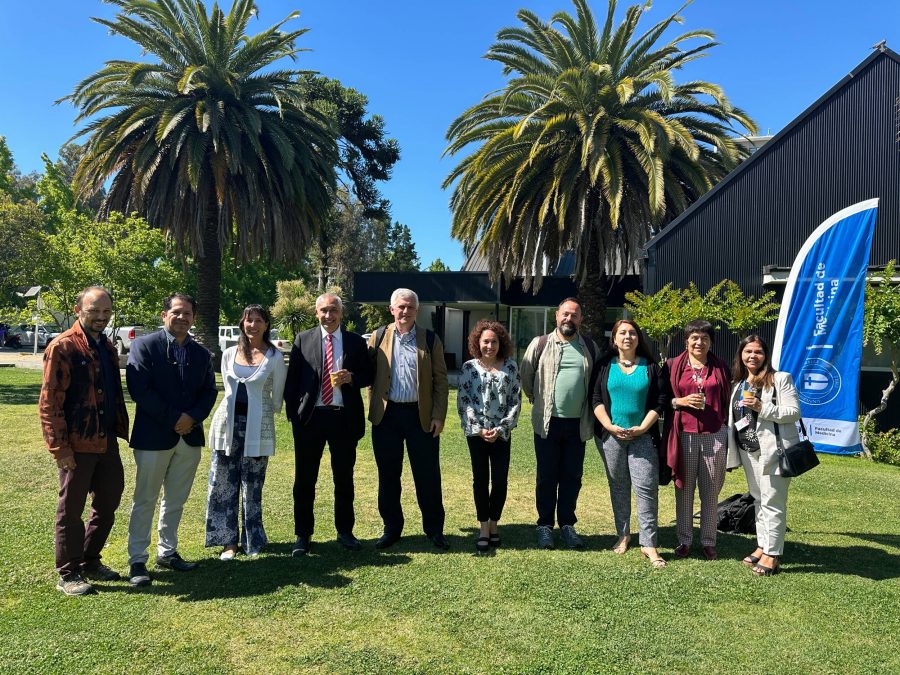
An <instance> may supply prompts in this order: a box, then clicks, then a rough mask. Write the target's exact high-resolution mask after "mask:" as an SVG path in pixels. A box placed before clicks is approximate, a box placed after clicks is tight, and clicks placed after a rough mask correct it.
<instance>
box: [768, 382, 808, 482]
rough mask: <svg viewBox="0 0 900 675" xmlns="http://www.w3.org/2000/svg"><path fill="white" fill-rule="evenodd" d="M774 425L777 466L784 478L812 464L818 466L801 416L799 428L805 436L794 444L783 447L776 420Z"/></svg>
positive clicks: (803, 471)
mask: <svg viewBox="0 0 900 675" xmlns="http://www.w3.org/2000/svg"><path fill="white" fill-rule="evenodd" d="M772 402H773V403H775V396H774V395H773V396H772ZM774 426H775V444H776V452H777V453H778V466H779V467H780V469H781V475H782V476H784V477H785V478H795V477H797V476H799V475H800V474H803V473H806V472H807V471H809V470H810V469H812V468H813V467H814V466H818V464H819V458H818V456H817V455H816V449H815V448H814V447H813V444H812V441H810V440H809V434H807V433H806V425H805V424H803V418H802V417H801V418H800V429H801V430H802V431H803V435H804V436H806V438H804V439H803V440H802V441H800V442H799V443H796V444H794V445H791V446H788V447H787V448H785V447H783V446H782V444H781V432H780V431H779V430H778V427H780V426H781V425H780V424H779V423H778V422H775V423H774Z"/></svg>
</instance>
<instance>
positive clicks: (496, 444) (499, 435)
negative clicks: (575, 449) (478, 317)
mask: <svg viewBox="0 0 900 675" xmlns="http://www.w3.org/2000/svg"><path fill="white" fill-rule="evenodd" d="M469 353H470V354H472V355H473V356H474V357H475V358H473V359H471V360H469V361H466V362H465V363H464V364H463V367H462V370H461V371H460V376H459V393H458V395H457V398H456V405H457V410H458V411H459V417H460V420H461V421H462V428H463V432H465V434H466V442H467V443H468V445H469V455H470V456H471V458H472V491H473V493H474V495H475V512H476V515H477V517H478V522H479V524H480V530H479V533H478V539H477V541H476V542H475V548H476V550H477V551H478V552H479V553H486V552H487V551H488V550H489V549H490V547H492V546H494V547H496V546H500V535H499V534H498V532H497V522H498V521H499V520H500V516H501V515H502V513H503V505H504V504H505V503H506V491H507V479H508V476H509V458H510V447H511V442H512V439H511V434H510V432H511V431H512V430H513V429H514V428H515V426H516V423H517V421H518V419H519V409H520V403H521V382H520V380H519V368H518V366H517V365H516V362H515V361H514V360H513V359H511V358H510V354H511V353H512V341H511V340H510V339H509V333H508V332H507V331H506V329H505V328H504V327H503V325H502V324H501V323H499V322H497V321H485V320H482V321H479V322H478V323H477V324H476V325H475V328H474V329H473V330H472V332H471V333H470V334H469Z"/></svg>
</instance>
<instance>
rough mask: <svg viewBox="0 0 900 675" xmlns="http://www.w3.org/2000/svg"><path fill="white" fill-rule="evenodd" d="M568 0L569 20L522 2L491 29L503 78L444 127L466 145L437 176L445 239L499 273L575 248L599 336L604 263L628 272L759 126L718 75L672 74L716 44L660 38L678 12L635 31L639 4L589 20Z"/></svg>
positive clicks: (580, 4) (493, 54) (531, 269)
mask: <svg viewBox="0 0 900 675" xmlns="http://www.w3.org/2000/svg"><path fill="white" fill-rule="evenodd" d="M573 2H574V5H575V9H576V16H575V17H573V16H571V15H570V14H568V13H566V12H559V13H557V14H554V15H553V17H552V18H551V20H550V22H549V23H544V22H542V21H541V20H540V19H539V18H538V17H537V16H535V15H534V14H533V13H531V12H529V11H527V10H524V9H523V10H520V11H519V12H518V14H517V17H518V18H519V20H520V21H521V22H522V24H523V25H522V26H520V27H513V28H504V29H502V30H500V31H499V32H498V34H497V40H498V41H497V42H496V43H494V44H493V45H492V46H491V48H490V50H489V51H488V53H487V56H486V57H487V58H488V59H491V60H494V61H499V62H500V63H501V64H503V73H504V75H506V76H510V77H509V78H508V80H507V83H506V86H505V87H504V88H503V89H501V90H499V91H497V92H494V93H492V94H490V95H488V96H487V97H486V98H485V99H484V100H482V101H481V102H480V103H478V104H477V105H475V106H473V107H471V108H469V109H468V110H466V111H465V112H464V113H463V114H462V115H460V116H459V117H458V118H457V119H456V120H455V121H454V122H453V123H452V124H451V125H450V128H449V130H448V131H447V140H448V143H449V145H448V147H447V150H446V152H445V154H451V155H454V154H456V153H458V152H460V151H461V150H463V149H464V148H468V147H470V146H474V148H475V149H474V150H473V151H472V152H471V154H469V155H468V156H467V157H465V158H464V159H463V160H462V161H460V162H459V164H458V165H457V166H456V168H455V169H454V170H453V171H452V172H451V173H450V175H449V176H448V177H447V179H446V180H445V181H444V187H445V188H447V187H450V186H453V195H452V198H451V208H452V211H453V226H452V233H453V236H454V237H456V238H457V239H459V240H461V241H462V242H463V243H464V245H466V246H472V245H474V244H477V245H478V246H479V247H480V250H481V252H482V253H483V254H484V255H485V257H486V258H487V259H488V260H490V261H491V263H492V270H491V271H492V275H493V277H494V279H495V280H496V279H497V278H498V277H499V276H500V275H501V274H502V275H504V276H505V277H506V278H507V279H508V278H510V277H513V276H517V275H522V276H523V277H524V279H525V286H526V289H527V288H528V287H530V286H531V285H532V284H533V285H534V286H535V287H539V286H540V283H541V278H542V275H543V261H544V260H547V261H549V262H552V263H555V261H557V260H558V259H559V258H560V256H561V255H562V254H563V253H565V252H566V251H574V253H575V257H576V269H575V279H576V283H577V285H578V288H579V295H580V298H581V300H582V302H583V304H584V308H585V312H586V315H587V316H586V320H585V324H586V329H587V332H588V333H591V334H593V335H595V336H599V335H602V332H601V331H602V322H603V310H604V309H605V304H606V293H605V291H606V288H607V283H608V277H607V275H608V273H609V272H612V271H613V270H615V273H617V274H624V273H625V271H626V270H627V269H629V268H630V267H631V266H632V265H633V264H634V262H635V260H636V259H637V257H638V255H639V253H640V250H641V248H642V247H643V245H644V244H645V243H646V241H647V239H648V238H649V237H650V236H652V234H653V233H655V232H656V231H657V230H658V228H659V227H660V226H661V225H662V224H664V223H666V222H668V221H669V220H671V219H672V218H674V217H675V216H676V215H677V214H679V213H680V212H681V211H683V210H684V209H685V208H686V207H687V206H688V205H689V204H690V203H691V202H692V201H694V200H696V199H697V198H698V197H699V196H700V195H702V194H703V193H704V192H706V191H707V190H709V189H710V187H712V186H713V184H715V182H716V181H717V180H719V179H720V178H721V177H722V176H724V175H725V174H726V173H727V172H728V171H729V170H731V169H732V168H733V167H734V166H736V165H737V163H738V162H739V161H740V159H741V158H742V157H743V156H744V155H743V153H742V151H741V150H740V149H739V148H738V146H737V145H736V144H735V143H734V141H733V140H732V139H731V138H730V133H729V132H731V131H732V130H733V129H734V125H735V123H737V124H739V125H741V126H742V127H744V128H745V129H747V130H749V131H750V132H751V133H752V132H755V131H756V126H755V124H754V123H753V121H752V120H750V118H749V117H748V116H747V115H746V114H745V113H744V112H743V111H741V110H739V109H738V108H735V107H734V106H732V105H731V104H730V103H729V102H728V99H727V98H726V97H725V95H724V93H723V91H722V89H721V88H720V87H719V86H717V85H715V84H711V83H708V82H700V81H690V82H684V83H682V84H676V83H675V82H674V77H673V75H674V72H675V71H677V70H679V69H680V68H682V67H683V66H684V65H685V64H687V63H688V62H690V61H693V60H694V59H697V58H699V57H701V56H703V55H704V52H706V51H707V50H708V49H710V48H711V47H713V46H714V45H715V44H716V43H715V42H713V35H712V33H710V32H709V31H707V30H694V31H689V32H686V33H683V34H681V35H679V36H677V37H675V38H674V39H672V40H670V41H668V42H665V43H661V37H662V35H663V33H664V32H665V31H666V30H667V29H668V28H670V27H671V26H672V24H674V23H681V21H682V19H681V17H680V16H679V15H678V12H676V13H675V14H672V15H671V16H669V17H668V18H666V19H664V20H663V21H660V22H659V23H657V24H656V25H654V26H652V27H651V28H650V29H649V30H647V31H646V32H645V33H643V34H640V35H637V34H636V30H637V26H638V22H639V20H640V18H641V14H642V13H643V12H644V11H645V10H646V9H647V8H648V7H649V6H650V3H649V2H647V3H645V4H643V5H635V6H631V7H629V8H628V9H627V11H626V12H625V17H624V19H623V20H622V22H621V23H620V24H619V25H618V26H617V27H615V28H614V27H613V15H614V13H615V10H616V0H610V1H609V8H608V10H607V16H606V21H605V23H604V25H603V28H602V30H600V31H598V30H597V25H596V24H595V22H594V17H593V15H592V13H591V10H590V8H589V7H588V4H587V0H573ZM681 9H684V7H682V8H681ZM680 11H681V10H679V12H680ZM689 40H700V41H701V42H700V44H697V45H696V46H693V47H686V46H683V43H685V42H686V41H689Z"/></svg>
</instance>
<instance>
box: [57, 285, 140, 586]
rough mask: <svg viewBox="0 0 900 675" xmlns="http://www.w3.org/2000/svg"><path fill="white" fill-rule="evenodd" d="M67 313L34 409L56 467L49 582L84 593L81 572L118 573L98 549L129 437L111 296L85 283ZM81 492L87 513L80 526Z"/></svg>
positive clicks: (102, 576)
mask: <svg viewBox="0 0 900 675" xmlns="http://www.w3.org/2000/svg"><path fill="white" fill-rule="evenodd" d="M74 312H75V314H76V315H77V316H78V320H77V321H76V322H75V325H74V326H72V328H70V329H69V330H67V331H66V332H64V333H63V334H62V335H60V336H59V337H58V338H56V339H55V340H54V341H53V342H51V343H50V345H48V347H47V349H46V350H45V351H44V383H43V386H42V387H41V398H40V403H39V411H40V418H41V426H42V428H43V432H44V442H45V443H46V445H47V449H48V450H50V454H51V455H53V458H54V459H55V460H56V465H57V466H58V467H59V488H60V489H59V501H58V503H57V507H56V538H55V542H56V569H57V571H58V572H59V582H58V583H57V584H56V588H57V589H58V590H60V591H62V592H63V593H65V594H66V595H84V594H85V593H90V592H91V591H92V590H93V587H92V586H91V585H90V584H89V583H88V582H87V581H86V580H85V578H88V579H94V580H98V581H116V580H118V579H120V578H121V577H120V575H119V574H118V573H117V572H114V571H113V570H111V569H109V568H108V567H107V566H106V565H104V564H102V563H101V562H100V554H101V552H102V551H103V545H104V544H105V543H106V539H107V537H108V536H109V533H110V530H112V526H113V521H114V520H115V512H116V508H118V506H119V501H120V499H121V497H122V491H123V490H124V489H125V476H124V471H123V469H122V460H121V458H120V457H119V445H118V442H117V440H116V437H117V436H118V437H119V438H123V439H126V440H127V438H128V412H127V411H126V410H125V398H124V396H123V394H122V379H121V377H120V375H119V363H118V358H117V355H116V351H115V349H114V348H113V346H112V345H111V344H110V343H109V341H108V340H107V339H106V336H105V335H104V334H103V329H104V328H106V324H107V323H109V318H110V315H111V314H112V298H111V297H110V295H109V293H108V292H107V291H106V290H105V289H103V288H100V287H90V288H86V289H84V290H83V291H82V292H81V293H80V294H79V295H78V299H77V300H76V302H75V308H74ZM88 494H90V495H91V512H90V519H89V520H88V523H87V527H85V524H84V521H83V520H82V513H83V512H84V506H85V503H86V502H87V496H88Z"/></svg>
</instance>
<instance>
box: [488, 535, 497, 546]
mask: <svg viewBox="0 0 900 675" xmlns="http://www.w3.org/2000/svg"><path fill="white" fill-rule="evenodd" d="M488 543H489V544H490V545H491V546H493V547H494V548H499V547H500V535H499V534H497V533H496V532H494V533H493V534H492V535H491V536H490V537H488Z"/></svg>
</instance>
